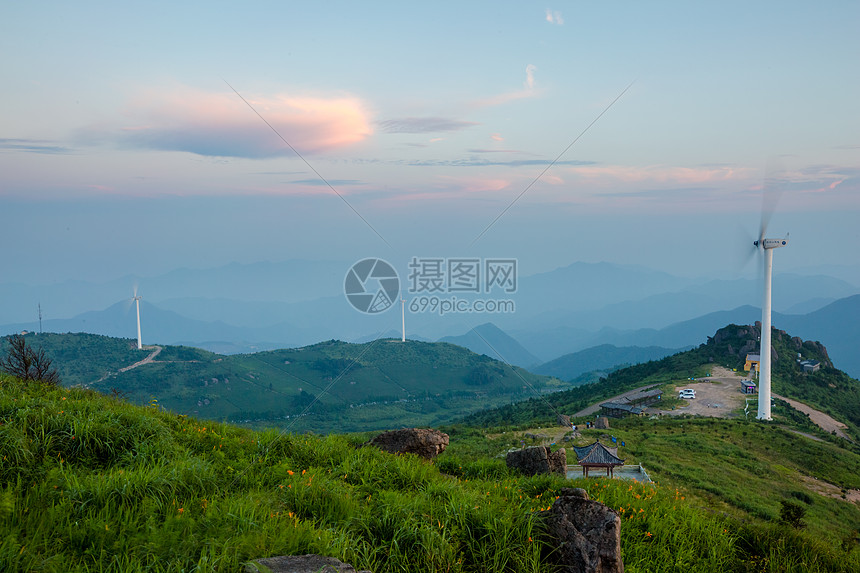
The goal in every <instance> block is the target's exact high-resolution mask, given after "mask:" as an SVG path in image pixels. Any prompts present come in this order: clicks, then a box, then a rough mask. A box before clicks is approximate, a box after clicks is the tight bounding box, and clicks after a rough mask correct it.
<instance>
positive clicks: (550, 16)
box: [546, 8, 564, 26]
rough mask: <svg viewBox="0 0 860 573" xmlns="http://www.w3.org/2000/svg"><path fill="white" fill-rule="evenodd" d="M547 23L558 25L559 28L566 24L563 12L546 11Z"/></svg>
mask: <svg viewBox="0 0 860 573" xmlns="http://www.w3.org/2000/svg"><path fill="white" fill-rule="evenodd" d="M546 21H547V22H549V23H550V24H557V25H559V26H561V25H563V24H564V18H563V17H562V15H561V12H559V11H558V10H556V11H552V10H550V9H549V8H547V9H546Z"/></svg>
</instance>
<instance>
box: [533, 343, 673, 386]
mask: <svg viewBox="0 0 860 573" xmlns="http://www.w3.org/2000/svg"><path fill="white" fill-rule="evenodd" d="M683 350H687V348H663V347H662V346H645V347H641V346H624V347H620V348H619V347H618V346H614V345H612V344H601V345H599V346H594V347H592V348H586V349H585V350H580V351H579V352H573V353H571V354H565V355H564V356H560V357H558V358H556V359H555V360H551V361H549V362H546V363H544V364H541V365H540V366H538V367H537V368H534V369H533V370H532V371H533V372H534V373H536V374H545V375H547V376H555V377H556V378H559V379H561V380H573V379H574V378H576V377H577V376H579V375H581V374H585V373H586V372H591V371H594V370H607V369H614V368H617V367H618V366H620V365H633V364H640V363H642V362H648V361H649V360H659V359H660V358H664V357H666V356H671V355H672V354H676V353H678V352H681V351H683Z"/></svg>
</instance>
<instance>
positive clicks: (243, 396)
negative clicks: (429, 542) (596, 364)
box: [27, 334, 564, 432]
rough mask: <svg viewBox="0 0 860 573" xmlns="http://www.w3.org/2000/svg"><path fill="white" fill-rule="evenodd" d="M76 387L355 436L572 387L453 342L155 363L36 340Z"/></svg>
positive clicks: (122, 352) (186, 357)
mask: <svg viewBox="0 0 860 573" xmlns="http://www.w3.org/2000/svg"><path fill="white" fill-rule="evenodd" d="M27 341H28V344H31V345H39V346H42V347H43V348H44V349H45V351H46V352H47V353H48V355H49V356H51V357H52V358H53V359H54V362H55V364H56V365H57V366H58V368H59V369H60V372H61V376H62V379H63V383H64V385H66V386H72V385H82V386H85V387H89V388H93V389H96V390H99V391H101V392H103V393H106V394H110V393H114V392H119V393H120V394H121V395H123V396H126V397H127V398H128V399H130V400H132V401H134V402H136V403H138V404H147V403H150V402H151V401H152V400H157V402H158V403H159V404H161V405H162V406H164V407H166V408H168V409H170V410H172V411H174V412H177V413H181V414H187V415H191V416H195V417H197V418H202V419H210V420H222V421H223V420H227V421H233V422H237V423H246V424H252V425H269V426H281V427H287V426H288V427H289V428H290V429H291V430H293V431H305V430H313V431H315V432H331V431H334V432H345V431H363V430H371V429H390V428H393V427H401V426H416V425H435V424H439V423H443V422H448V421H450V420H452V419H455V418H457V417H461V416H464V415H466V414H469V413H471V412H475V411H477V410H480V409H483V408H486V407H488V406H494V405H499V404H504V403H510V402H511V401H514V400H521V399H524V398H526V397H528V396H533V395H535V392H544V391H553V390H557V389H560V388H563V387H564V385H563V383H562V382H560V381H559V380H556V379H552V378H550V377H547V376H537V375H534V374H531V373H529V372H526V371H525V370H522V369H519V368H516V369H511V368H510V367H508V366H506V365H505V364H504V363H502V362H498V361H496V360H493V359H490V358H488V357H486V356H482V355H478V354H474V353H472V352H470V351H469V350H467V349H465V348H461V347H459V346H454V345H452V344H445V343H427V342H417V341H408V342H406V343H401V342H400V341H399V340H398V341H394V340H391V339H380V340H377V341H374V342H369V343H366V344H348V343H345V342H339V341H328V342H323V343H319V344H315V345H313V346H307V347H304V348H298V349H287V350H276V351H271V352H260V353H256V354H242V355H233V356H221V355H217V354H213V353H210V352H207V351H203V350H199V349H194V348H188V347H175V346H165V347H163V350H162V352H161V353H160V354H159V355H158V356H156V357H155V361H154V362H152V363H150V364H146V365H143V366H140V367H138V368H134V369H132V370H128V371H126V372H119V370H120V369H121V368H123V367H127V366H129V365H131V364H133V363H135V362H137V361H139V360H142V359H143V358H145V357H146V356H148V355H149V354H150V352H151V351H149V350H146V349H144V350H136V349H134V348H133V341H131V340H127V339H114V338H109V337H104V336H96V335H88V334H65V335H57V334H54V335H47V334H46V335H39V336H34V335H30V336H28V337H27Z"/></svg>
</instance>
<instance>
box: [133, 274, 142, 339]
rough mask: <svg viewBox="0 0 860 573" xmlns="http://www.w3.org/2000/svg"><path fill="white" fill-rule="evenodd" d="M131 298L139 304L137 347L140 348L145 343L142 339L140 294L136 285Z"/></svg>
mask: <svg viewBox="0 0 860 573" xmlns="http://www.w3.org/2000/svg"><path fill="white" fill-rule="evenodd" d="M131 300H133V301H134V303H135V306H137V349H138V350H140V349H141V348H143V344H142V342H141V339H140V295H138V294H137V287H134V296H132V297H131Z"/></svg>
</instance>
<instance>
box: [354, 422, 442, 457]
mask: <svg viewBox="0 0 860 573" xmlns="http://www.w3.org/2000/svg"><path fill="white" fill-rule="evenodd" d="M364 445H366V446H376V447H377V448H379V449H380V450H384V451H386V452H388V453H390V454H415V455H417V456H421V457H422V458H424V459H427V460H432V459H433V458H435V457H436V456H438V455H439V454H441V453H442V452H444V451H445V448H447V447H448V434H445V433H442V432H440V431H439V430H432V429H429V428H406V429H403V430H391V431H389V432H383V433H381V434H379V435H378V436H376V437H375V438H373V439H372V440H370V441H369V442H367V443H366V444H364Z"/></svg>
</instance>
